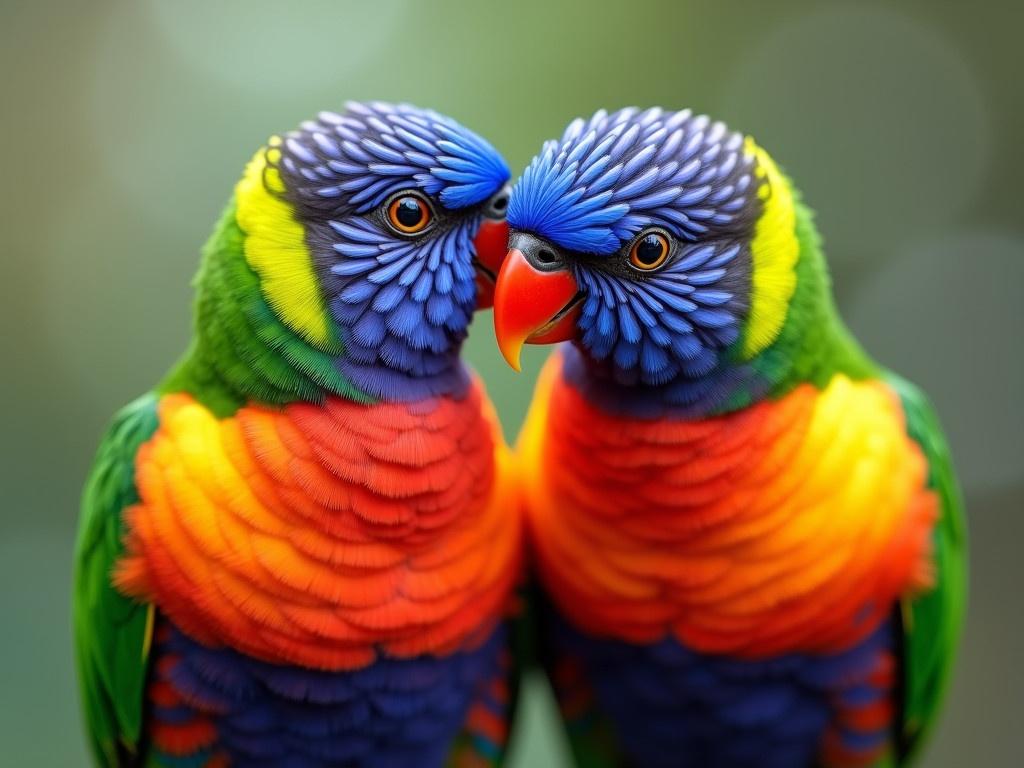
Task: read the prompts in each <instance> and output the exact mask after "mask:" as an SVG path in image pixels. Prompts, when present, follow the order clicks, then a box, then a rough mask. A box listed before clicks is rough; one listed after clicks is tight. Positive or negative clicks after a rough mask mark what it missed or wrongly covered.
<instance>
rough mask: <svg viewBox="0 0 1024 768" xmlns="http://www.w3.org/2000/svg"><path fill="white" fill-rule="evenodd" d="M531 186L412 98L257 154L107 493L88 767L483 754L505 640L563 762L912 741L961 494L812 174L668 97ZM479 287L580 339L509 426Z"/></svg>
mask: <svg viewBox="0 0 1024 768" xmlns="http://www.w3.org/2000/svg"><path fill="white" fill-rule="evenodd" d="M509 176H510V174H509V170H508V168H507V166H506V164H505V162H504V160H503V159H502V158H501V156H500V155H499V154H498V153H497V152H496V151H495V150H494V149H493V148H492V147H491V145H490V144H488V143H487V142H486V141H484V140H483V139H482V138H480V137H479V136H477V135H476V134H474V133H472V132H470V131H469V130H467V129H466V128H464V127H462V126H461V125H459V124H458V123H456V122H455V121H453V120H451V119H450V118H447V117H445V116H442V115H439V114H437V113H435V112H431V111H427V110H422V109H417V108H414V107H411V106H407V105H400V106H394V105H388V104H382V103H369V104H349V105H348V106H347V108H346V109H345V111H344V112H342V113H340V114H335V113H322V114H320V115H319V117H318V118H317V119H316V120H314V121H310V122H306V123H303V124H302V126H301V127H300V128H299V129H298V130H296V131H293V132H291V133H288V134H285V135H282V136H280V137H274V138H272V139H271V140H270V141H269V142H268V144H267V146H265V147H263V148H261V149H260V150H259V151H258V152H257V153H256V154H255V156H254V157H253V159H252V160H251V162H250V163H249V165H248V167H247V168H246V170H245V173H244V176H243V177H242V179H241V181H240V182H239V183H238V185H237V187H236V188H235V192H234V195H233V196H232V197H231V200H230V202H229V203H228V206H227V208H226V210H225V211H224V213H223V215H222V217H221V219H220V222H219V223H218V224H217V226H216V229H215V231H214V233H213V236H212V237H211V238H210V240H209V242H208V243H207V245H206V248H205V251H204V254H203V260H202V266H201V268H200V271H199V276H198V279H197V281H196V289H197V294H198V295H197V299H196V305H195V313H196V323H195V336H194V338H193V341H192V344H191V346H190V348H189V350H188V351H187V353H186V354H185V356H184V357H183V359H182V360H181V362H179V363H178V364H177V366H176V367H175V368H173V370H172V371H171V373H170V374H169V375H168V376H167V377H166V378H165V379H164V381H163V382H162V383H161V384H159V385H158V386H157V387H156V388H155V389H154V390H153V391H151V392H149V393H148V394H146V395H144V396H143V397H141V398H140V399H138V400H136V401H135V402H134V403H132V404H131V405H129V406H127V407H126V408H125V409H124V410H122V411H121V412H120V413H119V414H118V415H117V416H116V418H115V419H114V422H113V424H112V425H111V427H110V429H109V431H108V433H107V435H106V437H105V438H104V440H103V442H102V444H101V446H100V449H99V454H98V456H97V458H96V462H95V466H94V468H93V471H92V474H91V476H90V478H89V481H88V484H87V486H86V489H85V496H84V504H83V512H82V519H81V527H80V533H79V540H78V546H77V553H76V582H75V591H74V603H75V605H74V630H75V640H76V645H77V651H78V669H79V674H80V678H81V689H82V694H83V699H84V707H85V714H86V721H87V725H88V732H89V736H90V740H91V744H92V747H93V751H94V753H95V757H96V759H97V761H98V762H99V763H100V764H102V765H104V766H163V767H164V768H185V767H186V766H187V767H188V768H200V767H203V766H205V767H206V768H214V767H217V768H221V767H223V766H295V767H299V766H310V767H313V766H417V767H419V766H424V767H428V768H429V767H430V766H441V765H451V766H467V767H468V766H486V765H497V764H500V763H501V762H502V760H503V756H504V752H505V747H506V743H507V737H508V733H509V723H510V718H511V716H512V712H513V708H514V704H515V694H516V690H517V678H518V675H519V674H520V672H521V670H522V667H523V661H524V659H523V654H524V652H523V647H524V646H523V644H522V643H520V642H519V641H518V640H517V638H522V636H524V635H530V638H528V642H527V643H526V645H528V646H530V647H531V648H532V649H533V651H534V652H535V653H536V656H537V658H538V659H539V660H540V661H541V662H542V663H543V665H544V666H545V668H546V670H547V672H548V675H549V677H550V679H551V682H552V684H553V688H554V691H555V693H556V696H557V698H558V700H559V704H560V708H561V711H562V714H563V716H564V720H565V723H566V728H567V732H568V735H569V740H570V743H571V745H572V750H573V754H574V756H575V757H576V759H577V761H578V763H579V764H580V765H582V766H590V767H592V768H594V767H597V766H618V765H625V766H642V767H646V766H779V767H780V768H781V767H788V766H792V767H794V768H805V767H809V766H825V767H827V768H846V767H847V766H882V765H897V764H903V763H904V762H905V761H906V760H907V759H909V757H910V756H911V755H913V754H914V752H915V748H916V747H917V746H918V745H919V743H920V742H921V739H922V736H923V735H924V734H925V733H926V732H927V730H928V727H929V725H930V724H931V723H932V722H933V721H934V718H935V715H936V711H937V707H938V704H939V701H940V698H941V696H942V693H943V689H944V688H945V687H946V683H947V681H948V677H949V669H950V662H951V659H952V656H953V653H954V650H955V646H956V643H957V636H958V630H959V625H960V621H961V614H962V610H963V599H964V558H965V545H964V532H963V520H962V509H961V506H960V502H959V500H958V492H957V488H956V481H955V478H954V476H953V472H952V469H951V466H950V462H949V456H948V453H947V449H946V446H945V444H944V441H943V438H942V435H941V433H940V429H939V426H938V423H937V421H936V419H935V416H934V414H933V413H932V410H931V408H930V407H929V405H928V403H927V401H926V400H925V398H924V397H923V396H922V395H921V393H920V392H918V391H917V390H916V389H915V388H914V387H913V386H911V385H910V384H908V383H906V382H904V381H902V380H900V379H898V378H897V377H896V376H894V375H893V374H891V373H889V372H887V371H886V370H884V369H882V368H881V367H879V366H878V365H876V364H875V363H874V362H872V361H871V359H870V358H869V357H867V355H866V354H865V353H864V352H863V351H862V350H861V348H860V347H859V346H858V344H857V343H856V341H855V340H854V339H853V338H852V337H851V336H850V334H849V333H848V332H847V331H846V329H845V328H844V326H843V324H842V323H841V321H840V319H839V318H838V316H837V314H836V311H835V307H834V305H833V301H832V298H831V295H830V290H829V283H828V273H827V270H826V266H825V260H824V257H823V255H822V250H821V244H820V241H819V238H818V234H817V231H816V230H815V226H814V223H813V221H812V217H811V213H810V211H809V210H808V209H807V208H806V207H804V206H803V204H802V203H801V202H800V199H799V196H798V194H797V192H796V190H795V189H794V187H793V186H792V184H791V183H790V181H789V180H788V179H787V178H786V176H785V175H783V173H782V172H781V171H780V170H779V168H778V167H777V166H776V165H775V163H774V162H773V161H772V159H771V157H770V156H769V155H768V154H767V153H766V152H765V151H764V150H763V149H761V148H760V147H759V146H757V145H756V144H755V143H754V142H753V141H752V140H751V139H750V138H745V137H744V136H742V135H740V134H738V133H734V132H732V131H730V130H729V129H727V128H726V127H725V126H724V125H723V124H722V123H719V122H713V121H711V120H710V119H708V118H707V117H703V116H697V115H693V114H691V113H690V112H689V111H682V112H667V111H663V110H661V109H648V110H646V111H640V110H637V109H624V110H621V111H618V112H615V113H613V114H608V113H606V112H604V111H600V112H598V113H596V114H595V115H594V116H593V117H591V118H590V119H589V120H582V119H581V120H575V121H574V122H572V123H571V124H570V125H569V127H568V128H567V129H566V131H565V133H564V134H563V135H562V137H561V139H559V140H556V141H550V142H548V143H546V144H545V145H544V146H543V148H542V149H541V151H540V153H539V154H538V155H537V156H536V157H535V158H534V159H533V161H532V162H531V163H530V165H529V166H528V167H527V169H526V170H525V172H524V173H523V175H522V178H521V179H520V180H519V181H518V183H517V184H516V185H515V187H514V188H512V187H510V185H509ZM506 219H507V220H506ZM492 303H493V304H494V320H495V328H496V333H497V338H498V343H499V345H500V347H501V350H502V352H503V353H504V355H505V357H506V358H507V359H508V361H509V362H510V363H511V364H512V365H513V366H518V359H519V350H520V348H521V346H522V344H523V343H551V342H556V341H566V342H571V343H568V344H564V345H562V346H560V347H559V348H558V349H557V351H556V352H555V353H554V354H553V355H552V357H551V358H550V360H549V361H548V364H547V366H546V367H545V369H544V371H543V373H542V375H541V377H540V381H539V383H538V385H537V390H536V395H535V397H534V401H533V405H532V407H531V409H530V413H529V416H528V418H527V421H526V425H525V427H524V428H523V431H522V434H521V436H520V438H519V443H518V447H517V450H516V451H515V452H512V451H510V450H508V449H507V448H506V446H505V444H504V442H503V438H502V433H501V430H500V428H499V426H498V423H497V421H496V419H495V415H494V410H493V408H492V406H491V404H490V403H489V402H488V400H487V396H486V394H485V392H484V389H483V386H482V385H481V383H480V381H479V380H478V379H477V378H476V377H475V376H474V375H473V374H472V373H471V372H469V371H468V370H467V368H466V367H465V365H464V364H463V362H462V361H461V360H460V357H459V351H460V347H461V344H462V342H463V340H464V338H465V337H466V331H467V327H468V325H469V323H470V320H471V318H472V316H473V313H474V311H475V310H477V309H479V308H481V307H487V306H490V305H491V304H492ZM527 583H529V584H532V585H535V586H531V587H528V588H524V584H527ZM524 606H525V607H524ZM524 614H529V620H528V621H523V619H522V617H523V615H524Z"/></svg>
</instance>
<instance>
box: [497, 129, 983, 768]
mask: <svg viewBox="0 0 1024 768" xmlns="http://www.w3.org/2000/svg"><path fill="white" fill-rule="evenodd" d="M508 221H509V226H510V238H509V247H510V251H509V254H508V256H507V258H506V260H505V262H504V264H503V266H502V269H501V273H500V274H499V277H498V283H497V288H496V292H495V315H494V320H495V328H496V331H497V334H498V340H499V344H500V345H501V348H502V350H503V352H504V354H505V356H506V358H507V359H508V360H509V362H510V363H511V364H512V365H513V366H516V367H518V360H519V352H520V349H521V346H522V344H523V343H524V342H533V343H551V342H555V341H571V342H572V343H571V344H568V345H563V346H562V347H560V348H559V349H558V351H557V352H556V353H555V354H554V355H553V357H552V358H551V359H550V360H549V362H548V364H547V366H546V368H545V369H544V371H543V373H542V375H541V379H540V381H539V383H538V386H537V391H536V395H535V398H534V401H533V404H532V407H531V410H530V413H529V416H528V418H527V421H526V424H525V426H524V428H523V432H522V434H521V437H520V443H519V452H520V459H521V462H522V466H521V469H520V472H521V476H522V477H523V482H524V483H525V488H524V493H525V496H526V505H527V514H528V527H529V530H530V540H531V544H532V546H533V548H534V550H535V555H536V562H537V569H538V574H539V581H540V584H541V586H542V589H543V593H544V595H545V600H546V602H547V604H548V605H549V606H550V611H549V613H547V614H545V615H546V616H547V621H546V625H545V628H544V637H543V644H544V646H543V652H544V654H545V655H546V658H547V659H549V663H550V675H551V677H552V680H553V683H554V686H555V689H556V692H557V693H558V695H559V698H560V703H561V706H562V710H563V714H564V716H565V718H566V720H567V723H568V728H569V734H570V737H571V742H572V745H573V748H574V751H575V754H576V756H577V758H578V760H579V762H580V764H581V765H585V766H602V765H620V764H624V765H630V766H644V767H646V766H700V767H702V768H706V767H708V766H759V767H760V768H770V767H771V766H778V767H779V768H783V767H785V768H794V767H795V768H799V767H801V766H827V767H829V768H841V767H845V766H868V765H892V764H902V763H903V762H904V761H905V760H906V759H907V758H908V756H909V755H911V754H912V753H913V752H914V750H915V748H916V747H917V746H918V744H919V743H920V741H921V738H922V735H923V734H924V733H925V732H926V731H927V729H928V727H929V725H930V724H932V723H933V722H934V719H935V716H936V712H937V708H938V705H939V700H940V698H941V696H942V692H943V689H944V688H945V687H946V683H947V680H948V678H949V670H950V665H951V660H952V657H953V654H954V651H955V648H956V644H957V639H958V633H959V628H960V623H961V617H962V613H963V605H964V578H965V569H964V563H965V543H964V521H963V515H962V508H961V505H960V501H959V496H958V491H957V484H956V479H955V477H954V475H953V469H952V467H951V465H950V459H949V454H948V451H947V448H946V445H945V443H944V440H943V437H942V434H941V432H940V428H939V425H938V422H937V421H936V418H935V415H934V414H933V412H932V409H931V407H930V406H929V404H928V402H927V401H926V399H925V398H924V396H923V395H922V394H921V393H920V392H919V391H918V390H917V389H915V388H914V387H913V386H912V385H910V384H908V383H906V382H905V381H902V380H900V379H899V378H897V377H896V376H895V375H893V374H891V373H889V372H888V371H886V370H884V369H882V368H881V367H880V366H878V365H877V364H876V363H874V362H873V361H872V360H871V359H870V358H869V357H868V356H867V355H866V354H865V353H864V351H862V349H861V348H860V346H859V345H858V344H857V342H856V341H855V340H854V339H853V337H852V336H851V335H850V334H849V332H848V331H847V330H846V329H845V327H844V326H843V324H842V322H841V320H840V319H839V317H838V315H837V313H836V310H835V307H834V304H833V300H832V297H831V295H830V289H829V282H828V275H827V271H826V265H825V260H824V257H823V254H822V248H821V242H820V240H819V237H818V233H817V231H816V229H815V226H814V223H813V221H812V216H811V213H810V211H809V210H808V209H807V208H806V207H804V206H803V205H802V204H801V202H800V199H799V196H798V194H797V192H796V190H795V189H794V187H793V185H792V184H791V182H790V181H789V179H787V178H786V176H784V175H783V173H782V172H781V171H780V170H779V169H778V167H777V166H776V165H775V163H774V162H773V161H772V159H771V158H770V157H769V155H768V154H767V153H766V152H765V151H764V150H763V149H761V148H760V147H758V146H757V145H756V144H755V143H754V142H753V141H752V140H751V139H750V138H746V137H744V136H742V135H740V134H739V133H735V132H732V131H730V130H729V129H727V128H726V127H725V126H724V125H723V124H722V123H720V122H713V121H711V120H710V119H708V118H707V117H704V116H695V115H693V114H691V113H690V112H689V111H683V112H666V111H662V110H660V109H649V110H647V111H638V110H636V109H625V110H622V111H619V112H616V113H614V114H611V115H609V114H607V113H605V112H603V111H602V112H598V113H597V114H595V115H594V116H593V117H592V118H591V119H589V120H576V121H574V122H573V123H571V124H570V125H569V127H568V128H567V130H566V131H565V133H564V135H563V136H562V138H561V139H560V140H558V141H552V142H548V143H547V144H545V145H544V147H543V149H542V151H541V152H540V154H539V155H538V156H537V157H536V158H534V160H533V161H532V163H531V164H530V165H529V167H528V168H527V169H526V171H525V172H524V174H523V176H522V179H521V180H520V181H519V182H518V183H517V185H516V187H515V189H514V191H513V195H512V200H511V201H510V204H509V212H508Z"/></svg>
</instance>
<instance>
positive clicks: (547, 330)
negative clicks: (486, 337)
mask: <svg viewBox="0 0 1024 768" xmlns="http://www.w3.org/2000/svg"><path fill="white" fill-rule="evenodd" d="M578 293H579V289H578V287H577V285H576V280H575V278H573V276H572V274H570V272H569V271H568V270H567V269H558V270H553V271H542V270H539V269H537V268H536V267H534V266H533V265H532V264H530V262H528V261H527V260H526V257H525V256H524V255H523V252H522V251H520V250H519V249H517V248H513V249H512V250H510V251H509V252H508V256H506V257H505V263H504V264H502V265H501V272H500V273H499V274H498V284H497V286H496V287H495V290H494V332H495V335H496V336H497V337H498V348H499V349H500V350H501V354H502V355H504V356H505V360H506V361H508V364H509V365H511V366H512V367H513V368H515V369H516V370H517V371H518V370H520V364H519V356H520V353H521V352H522V349H523V344H554V343H555V342H556V341H567V340H569V339H571V338H573V337H574V336H575V334H576V320H577V318H578V317H579V296H578Z"/></svg>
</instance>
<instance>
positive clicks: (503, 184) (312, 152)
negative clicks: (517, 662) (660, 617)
mask: <svg viewBox="0 0 1024 768" xmlns="http://www.w3.org/2000/svg"><path fill="white" fill-rule="evenodd" d="M508 176H509V173H508V169H507V167H506V165H505V162H504V161H503V160H502V158H501V157H500V155H498V153H497V152H496V151H495V150H494V149H493V148H492V147H491V146H490V145H489V144H488V143H487V142H485V141H484V140H483V139H481V138H480V137H479V136H477V135H475V134H473V133H472V132H470V131H469V130H467V129H466V128H464V127H462V126H461V125H459V124H458V123H456V122H455V121H453V120H451V119H450V118H447V117H444V116H442V115H439V114H436V113H434V112H430V111H425V110H421V109H417V108H414V107H411V106H407V105H400V106H392V105H388V104H383V103H369V104H357V103H353V104H349V105H348V106H347V107H346V110H345V111H344V112H343V113H341V114H335V113H329V112H325V113H321V114H320V115H319V117H318V119H316V120H314V121H310V122H306V123H303V124H302V126H301V127H300V128H299V129H298V130H296V131H294V132H291V133H288V134H286V135H284V136H281V137H275V138H272V139H271V140H270V141H269V143H268V145H267V146H265V147H263V148H261V149H260V150H259V151H258V152H257V153H256V154H255V156H254V157H253V159H252V161H251V162H250V163H249V164H248V167H247V168H246V170H245V174H244V176H243V177H242V179H241V181H240V182H239V183H238V185H237V187H236V188H235V192H234V196H233V197H232V198H231V201H230V202H229V203H228V206H227V209H226V210H225V212H224V214H223V216H222V217H221V220H220V222H219V223H218V224H217V227H216V229H215V231H214V233H213V236H212V237H211V239H210V240H209V242H208V243H207V245H206V248H205V251H204V254H203V261H202V267H201V269H200V271H199V276H198V279H197V281H196V288H197V293H198V298H197V301H196V323H195V335H194V338H193V341H192V344H191V346H190V348H189V350H188V352H187V353H186V355H185V357H184V358H183V360H182V361H181V362H180V363H179V364H178V365H177V367H175V368H174V369H173V370H172V372H171V373H170V374H169V375H168V376H167V378H166V379H164V381H163V382H162V383H161V384H160V385H159V386H158V387H156V388H155V389H154V390H153V391H152V392H150V393H149V394H146V395H144V396H143V397H142V398H140V399H139V400H137V401H136V402H134V403H132V404H131V405H129V406H128V407H126V408H125V409H124V410H122V411H121V412H120V413H119V414H118V415H117V417H116V418H115V419H114V422H113V425H112V426H111V427H110V429H109V431H108V433H107V435H106V437H105V438H104V439H103V442H102V444H101V446H100V449H99V454H98V456H97V458H96V462H95V466H94V468H93V471H92V474H91V476H90V478H89V481H88V484H87V486H86V489H85V494H84V503H83V510H82V518H81V526H80V531H79V539H78V545H77V552H76V582H75V589H74V633H75V641H76V645H77V652H78V668H79V673H80V678H81V689H82V694H83V700H84V708H85V714H86V720H87V725H88V732H89V736H90V740H91V745H92V747H93V750H94V753H95V757H96V759H97V760H98V762H99V763H100V764H102V765H104V766H127V765H145V766H166V767H167V768H172V767H174V768H177V767H178V766H190V767H192V766H197V767H198V766H206V767H207V768H212V767H213V766H217V767H221V766H310V767H312V766H396V765H401V766H405V765H416V766H439V765H442V764H444V763H446V762H447V763H448V764H452V765H463V764H468V765H474V766H477V765H491V764H495V763H497V762H499V761H500V758H501V754H502V750H503V748H504V744H505V738H506V733H507V730H508V722H507V718H508V716H509V713H510V711H511V710H510V707H511V703H512V702H511V688H510V681H509V680H508V679H507V677H506V675H507V674H508V673H509V671H510V668H511V667H510V665H511V659H510V653H509V646H508V644H507V631H506V629H505V617H506V615H507V612H508V604H509V601H510V593H511V590H512V588H513V586H514V584H515V582H516V581H517V578H518V571H519V561H520V557H521V553H520V542H521V536H520V534H519V530H518V525H519V523H517V521H516V515H515V514H514V511H513V510H510V509H508V504H507V502H506V499H507V498H509V490H508V486H509V483H510V482H511V480H510V475H509V474H508V473H507V472H506V469H507V468H508V467H509V466H510V464H509V460H508V456H507V455H506V454H507V448H505V447H504V445H503V442H502V437H501V433H500V428H499V426H498V424H497V421H496V419H495V416H494V413H493V410H492V408H491V405H490V403H489V402H488V400H487V398H486V395H485V393H484V391H483V388H482V387H481V385H480V383H479V381H477V380H476V379H475V378H474V377H473V376H471V375H470V374H469V373H468V371H467V369H466V368H465V366H464V365H463V364H462V363H461V362H460V359H459V350H460V346H461V344H462V341H463V339H464V338H465V336H466V328H467V326H468V324H469V322H470V319H471V317H472V314H473V311H474V309H475V308H476V307H477V306H478V305H479V304H488V302H489V301H490V298H489V296H488V295H485V294H486V293H487V292H488V289H487V285H488V284H489V282H490V285H491V287H492V288H493V281H492V280H491V281H489V279H488V278H489V277H490V278H493V275H494V273H495V272H496V270H497V267H498V265H499V264H500V260H501V258H502V257H503V256H504V254H505V236H506V225H505V223H504V211H505V207H506V205H507V202H508V187H507V180H508ZM474 265H476V267H477V268H476V269H474Z"/></svg>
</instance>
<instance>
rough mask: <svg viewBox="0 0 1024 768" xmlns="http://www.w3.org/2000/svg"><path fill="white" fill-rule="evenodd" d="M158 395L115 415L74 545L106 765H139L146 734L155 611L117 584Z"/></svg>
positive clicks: (85, 694)
mask: <svg viewBox="0 0 1024 768" xmlns="http://www.w3.org/2000/svg"><path fill="white" fill-rule="evenodd" d="M156 402H157V399H156V396H155V395H147V396H145V397H142V398H140V399H139V400H136V401H135V402H134V403H132V404H131V405H128V406H127V407H125V408H124V409H123V410H122V411H121V412H120V413H118V415H117V416H116V417H115V418H114V422H113V424H111V426H110V428H109V430H108V431H107V434H106V435H105V437H104V438H103V442H102V443H101V444H100V448H99V451H98V452H97V455H96V460H95V462H94V464H93V468H92V472H91V473H90V475H89V479H88V482H87V483H86V486H85V492H84V494H83V497H82V514H81V519H80V521H79V529H78V541H77V543H76V547H75V583H74V600H73V627H74V636H75V650H76V654H77V664H78V675H79V684H80V687H81V693H82V703H83V707H84V711H85V720H86V727H87V731H88V735H89V741H90V745H91V746H92V749H93V753H94V755H95V757H96V760H97V761H98V763H99V764H100V765H103V766H108V767H110V766H124V765H129V764H132V763H133V762H135V760H136V754H137V751H138V749H139V742H140V737H141V733H142V714H143V686H144V685H145V681H146V670H147V662H148V659H147V657H148V654H149V644H150V638H151V635H152V629H153V627H152V623H153V607H152V606H147V605H143V604H141V603H138V602H136V601H133V600H130V599H129V598H126V597H125V596H123V595H121V594H120V593H119V592H117V591H116V590H115V589H114V587H113V585H112V584H111V573H112V570H113V567H114V564H115V563H116V561H117V559H118V557H119V556H120V554H121V552H122V549H123V540H122V514H121V513H122V511H123V510H124V509H125V507H128V506H131V505H132V504H134V503H136V502H137V501H138V492H137V491H136V488H135V454H136V452H137V451H138V448H139V446H140V445H141V444H142V443H144V442H145V441H146V440H148V439H149V438H150V436H152V434H153V433H154V432H155V431H156V428H157V421H158V419H157V410H156Z"/></svg>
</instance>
